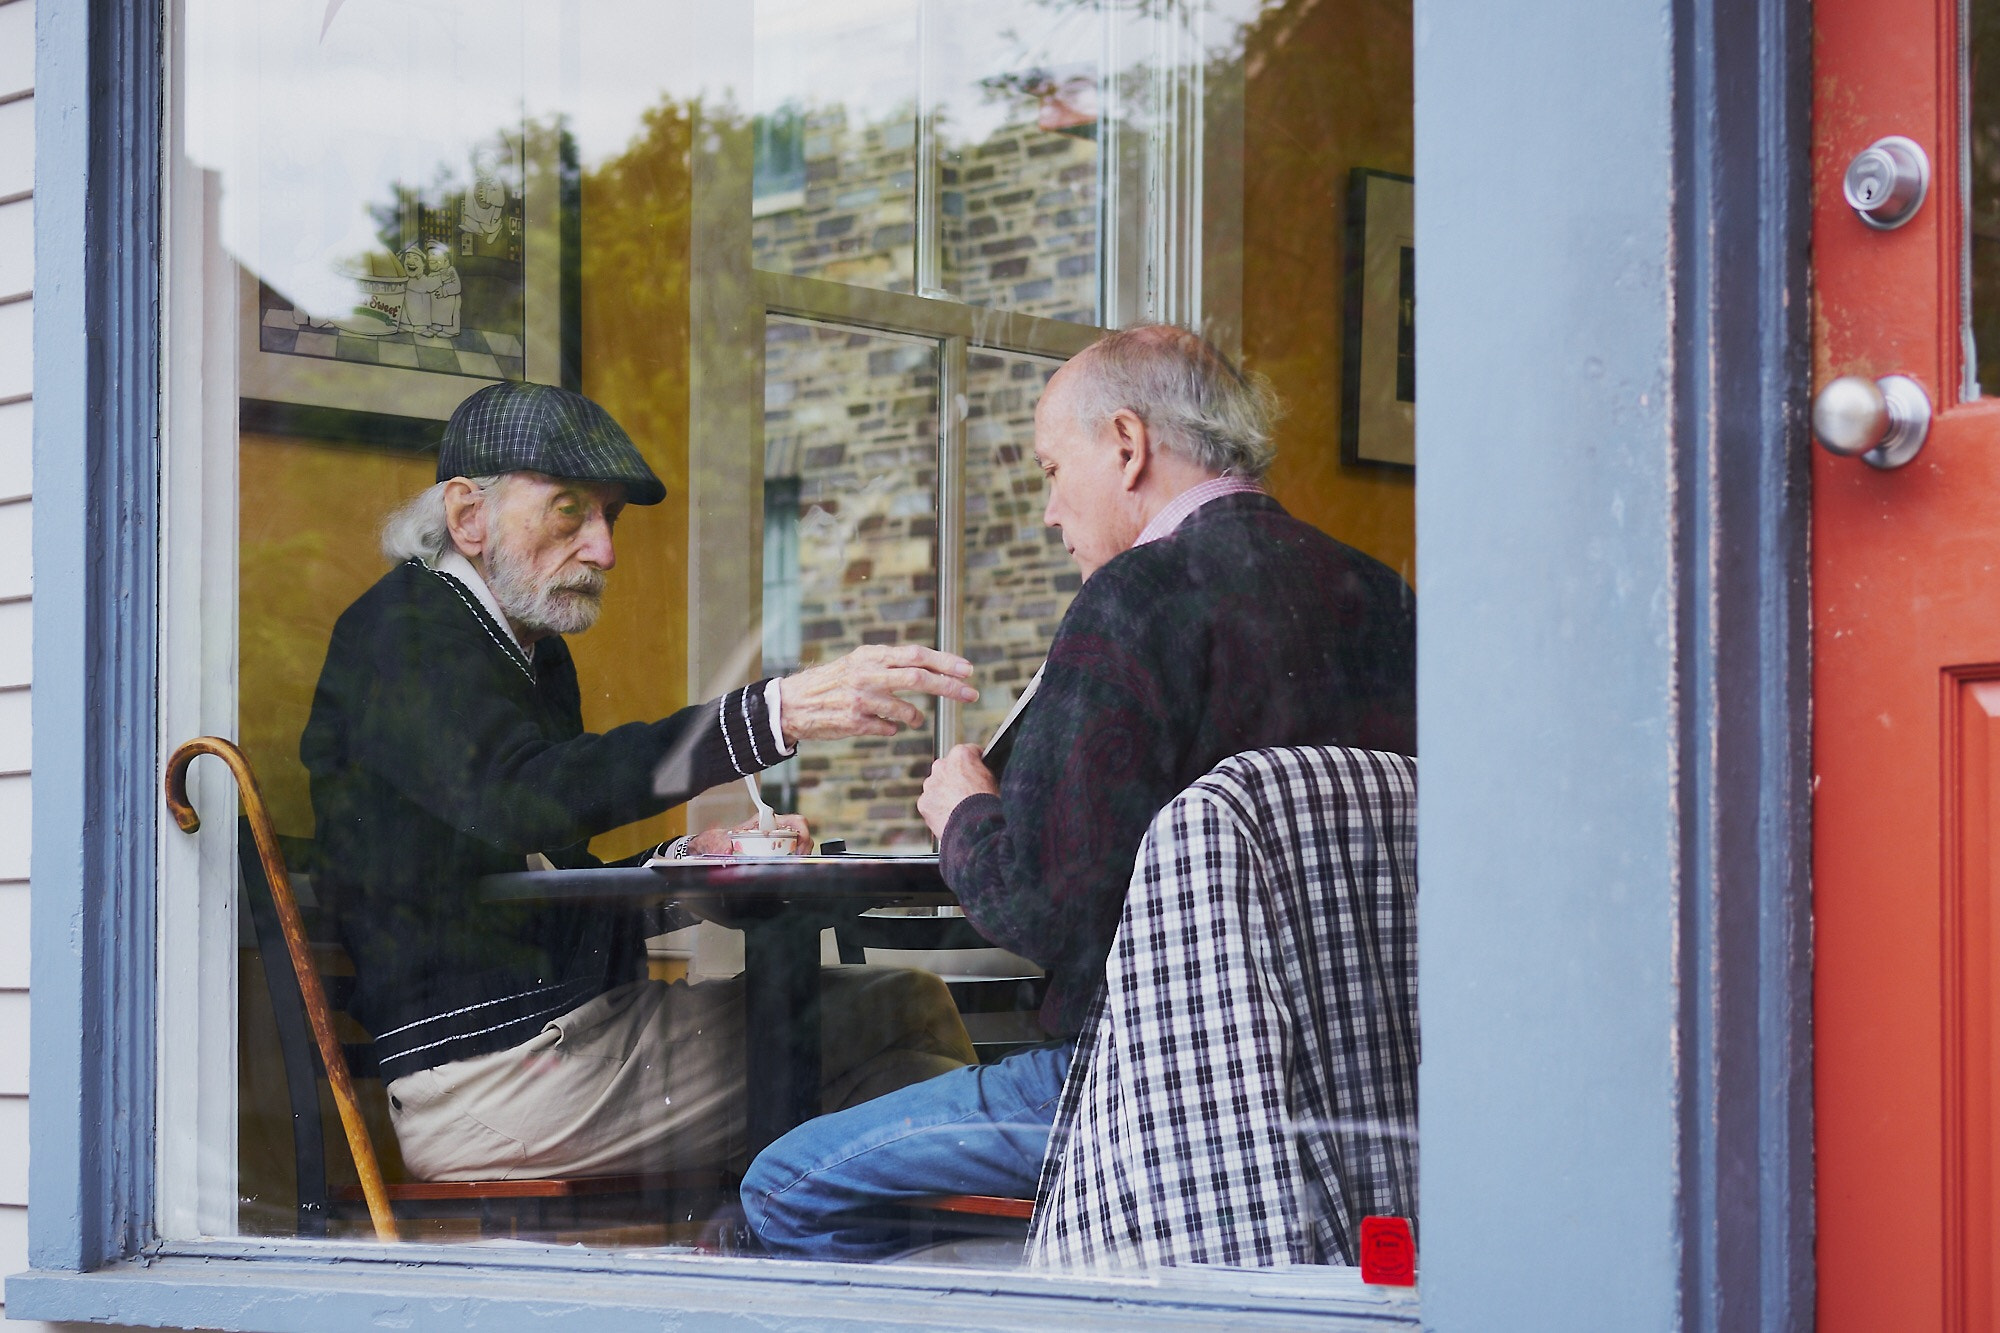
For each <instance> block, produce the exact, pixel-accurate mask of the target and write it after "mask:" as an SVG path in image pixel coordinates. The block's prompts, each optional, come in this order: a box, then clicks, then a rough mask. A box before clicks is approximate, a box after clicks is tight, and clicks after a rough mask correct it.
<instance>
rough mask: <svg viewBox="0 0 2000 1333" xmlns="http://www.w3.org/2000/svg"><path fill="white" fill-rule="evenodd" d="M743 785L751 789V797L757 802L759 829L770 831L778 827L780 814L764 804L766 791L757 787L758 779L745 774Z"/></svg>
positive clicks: (765, 831) (762, 831) (763, 831)
mask: <svg viewBox="0 0 2000 1333" xmlns="http://www.w3.org/2000/svg"><path fill="white" fill-rule="evenodd" d="M743 785H744V786H746V787H748V788H749V789H750V799H751V800H753V801H755V802H756V803H757V831H758V832H759V833H769V832H771V831H772V830H773V829H775V828H777V827H778V816H777V815H776V814H775V813H774V812H773V811H772V809H771V807H770V806H768V805H765V804H764V793H763V792H761V791H759V790H758V789H757V779H756V778H755V777H754V776H752V775H751V774H749V773H745V774H744V775H743Z"/></svg>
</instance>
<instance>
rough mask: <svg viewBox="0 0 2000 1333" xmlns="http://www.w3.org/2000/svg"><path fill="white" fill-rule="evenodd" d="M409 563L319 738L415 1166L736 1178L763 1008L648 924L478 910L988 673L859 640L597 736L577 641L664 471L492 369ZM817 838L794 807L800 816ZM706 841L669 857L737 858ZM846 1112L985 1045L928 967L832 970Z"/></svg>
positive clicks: (404, 561) (329, 675)
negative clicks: (678, 964)
mask: <svg viewBox="0 0 2000 1333" xmlns="http://www.w3.org/2000/svg"><path fill="white" fill-rule="evenodd" d="M437 477H438V481H437V484H436V485H434V486H432V487H431V488H429V489H428V490H426V491H425V492H424V493H423V494H422V495H420V496H418V497H417V498H416V499H414V500H412V501H411V502H410V503H409V504H408V505H406V506H404V507H403V508H402V509H401V510H399V511H397V513H395V514H393V515H392V516H391V517H390V519H389V521H388V522H387V523H386V524H385V526H384V530H383V547H384V552H385V554H387V555H388V556H389V557H390V558H391V559H392V560H395V561H396V562H397V563H396V564H395V566H394V567H393V568H392V569H391V570H390V571H389V572H388V573H387V574H385V575H383V576H382V578H381V579H380V581H378V582H377V583H376V584H375V585H374V586H373V587H372V588H370V589H369V590H368V591H367V592H366V593H364V594H362V596H361V597H360V598H359V599H357V600H356V601H355V603H354V605H353V606H351V607H349V608H348V609H347V611H346V612H345V613H344V614H342V616H341V617H340V619H339V621H338V623H337V624H336V625H335V626H334V631H333V635H332V639H331V642H330V644H329V646H328V649H327V656H326V665H325V666H324V668H323V669H322V671H321V674H320V679H319V685H318V688H317V690H316V691H315V693H314V697H313V707H312V716H311V719H310V721H309V722H308V724H307V726H306V730H305V734H304V736H303V738H302V739H301V741H300V747H299V748H300V754H301V757H302V758H303V759H304V760H305V765H306V768H307V770H308V772H309V773H310V775H311V778H312V799H313V810H314V814H315V818H316V835H317V843H316V849H315V856H314V871H315V879H316V884H317V887H318V890H319V893H320V896H321V898H322V900H323V901H325V902H327V903H329V904H330V905H331V906H332V907H333V909H334V915H335V919H336V921H337V923H338V927H339V931H340V935H341V939H342V942H343V943H344V944H345V946H346V948H347V950H348V952H349V953H350V954H351V955H352V957H353V960H354V965H355V974H356V975H355V980H356V989H355V999H354V1002H353V1004H352V1006H351V1008H352V1009H353V1011H354V1013H355V1016H356V1017H357V1018H359V1019H360V1020H361V1021H362V1023H363V1024H364V1025H365V1026H366V1027H367V1028H368V1030H369V1031H370V1032H371V1033H373V1035H374V1039H375V1049H376V1054H377V1058H378V1060H379V1062H380V1064H381V1068H382V1075H383V1077H384V1078H385V1079H386V1080H387V1081H388V1090H389V1097H390V1113H391V1120H392V1123H393V1124H394V1126H395V1130H396V1136H397V1141H398V1145H399V1146H400V1148H401V1150H402V1156H403V1160H404V1163H405V1164H406V1165H407V1166H408V1167H409V1169H410V1170H411V1171H412V1173H413V1174H415V1175H416V1176H417V1177H418V1178H419V1179H428V1180H470V1179H493V1178H504V1177H508V1176H516V1177H529V1176H545V1175H610V1174H624V1173H628V1172H641V1171H672V1170H682V1169H691V1168H700V1167H708V1168H713V1167H717V1166H722V1165H726V1164H731V1163H735V1164H738V1165H740V1164H741V1160H742V1156H743V1152H744V1148H745V1143H744V1134H743V1129H744V1120H745V1115H744V1101H745V1089H744V1086H743V1078H744V1075H743V995H742V989H741V987H740V985H738V984H737V983H736V982H734V981H724V982H707V983H703V984H699V985H688V984H686V983H684V982H675V983H673V984H671V985H668V984H665V983H661V982H656V981H650V980H647V979H646V973H645V947H644V939H643V936H644V929H643V926H642V922H641V919H640V917H639V915H638V913H637V912H635V911H627V910H622V909H617V908H609V907H604V906H600V905H574V904H550V905H525V904H522V905H517V904H501V903H493V902H487V901H484V900H482V898H481V897H480V894H479V890H478V887H477V885H478V881H479V879H480V878H481V877H482V876H485V875H490V874H495V873H498V872H503V871H509V870H520V869H522V868H523V867H524V866H532V865H537V864H541V863H542V861H543V860H544V859H546V861H547V863H549V864H551V865H554V866H557V867H562V868H575V867H582V866H592V865H597V864H599V862H598V861H597V860H596V859H595V858H593V857H592V856H591V855H590V852H589V850H588V844H589V840H590V839H591V838H592V837H593V836H595V835H597V834H599V833H603V832H606V831H608V830H610V829H614V828H617V827H619V826H621V825H624V824H628V823H631V822H632V821H634V820H638V819H642V818H645V817H647V816H649V815H653V814H657V813H658V812H660V811H661V810H664V809H666V808H668V807H670V806H673V805H677V804H680V803H682V802H685V801H686V800H688V799H689V798H690V797H692V796H694V795H695V794H697V793H699V792H701V791H703V790H705V789H707V788H709V787H713V786H716V785H718V784H721V783H725V782H733V781H735V780H737V779H739V778H741V777H742V776H744V775H746V774H751V773H755V772H757V771H759V770H761V769H764V768H768V767H770V766H771V765H773V764H776V763H778V762H780V761H781V760H783V759H784V758H786V757H788V756H789V755H791V754H793V753H795V752H796V747H797V745H798V743H799V742H800V741H805V740H826V739H833V738H837V737H843V736H858V735H872V736H887V735H894V734H895V733H896V732H897V730H898V729H899V728H902V727H913V726H917V725H920V724H921V722H922V714H921V713H920V712H919V711H918V709H917V708H916V707H915V706H914V705H912V704H911V703H910V702H909V701H907V700H906V699H903V698H900V697H898V696H899V694H901V693H927V694H933V695H938V696H940V697H944V698H951V699H959V700H967V701H969V700H972V699H975V698H977V694H976V693H975V692H974V691H973V689H972V688H971V686H970V685H968V684H967V683H966V681H967V678H968V677H969V676H970V675H971V671H972V667H971V664H970V663H969V662H967V661H965V660H964V659H962V658H958V657H954V656H952V655H950V654H946V653H939V652H935V651H932V650H931V649H928V648H921V647H915V646H903V647H893V648H881V647H871V648H863V649H861V650H859V651H857V652H855V653H852V654H849V655H848V656H846V657H843V658H840V659H838V660H836V661H833V662H828V663H826V664H824V665H821V666H817V667H814V668H812V669H810V670H807V671H802V672H800V673H798V674H797V675H794V676H790V677H786V678H784V679H782V680H768V681H759V682H757V683H756V684H754V685H751V686H748V687H746V688H744V689H740V690H733V691H731V692H730V693H728V694H726V695H724V696H723V697H722V698H721V699H718V700H713V701H711V702H709V703H706V704H701V705H698V706H695V707H691V708H685V709H682V710H681V711H679V712H677V713H675V714H673V715H672V716H670V717H666V718H662V719H659V720H657V721H635V722H630V723H627V724H625V725H623V726H619V727H614V728H612V729H611V730H609V731H606V732H604V733H602V734H591V733H586V732H585V731H584V729H583V720H582V714H581V695H580V692H579V688H578V683H577V677H576V670H575V667H574V665H573V663H572V661H571V658H570V654H569V650H568V648H567V646H566V645H565V644H564V642H563V636H564V635H566V634H578V633H582V632H583V631H584V630H586V629H588V628H589V627H590V626H591V624H592V622H593V621H595V620H596V618H597V613H598V608H599V606H600V603H601V599H602V596H603V591H604V586H605V581H606V575H607V574H608V572H609V571H610V570H611V568H612V566H613V564H614V563H615V557H614V552H613V545H612V533H613V529H614V528H615V526H616V525H617V523H618V521H619V517H620V515H621V514H622V513H623V512H624V510H625V508H626V506H627V505H653V504H658V503H659V502H660V501H661V500H663V499H664V498H665V497H666V487H665V486H664V485H662V484H661V482H660V480H659V478H658V477H656V476H655V475H654V474H653V471H652V469H651V468H650V467H648V466H647V464H646V462H645V460H644V458H643V457H641V455H640V454H639V451H638V450H637V449H636V448H635V447H634V446H633V444H632V442H631V440H630V438H629V437H627V435H626V434H625V432H624V430H623V429H621V428H620V427H619V425H618V423H617V422H615V421H614V420H612V418H611V416H610V415H609V414H608V413H607V412H605V411H604V409H603V408H601V407H599V406H598V405H597V404H595V403H593V402H591V401H590V400H589V399H587V398H584V397H582V396H581V395H579V394H575V393H571V392H568V391H566V390H563V389H559V388H554V387H551V386H547V385H534V384H513V383H509V384H498V385H493V386H491V387H489V388H486V389H482V390H480V391H479V392H478V393H476V394H474V395H473V396H472V397H471V398H469V399H467V400H466V402H465V403H464V404H463V405H462V406H460V407H459V409H458V410H457V411H456V412H455V413H453V415H452V418H451V421H450V422H449V423H448V425H447V426H446V428H445V433H444V439H443V442H442V444H441V446H440V448H439V453H438V468H437ZM788 822H790V823H791V824H792V825H793V826H794V827H796V828H797V829H798V831H799V832H800V834H801V835H802V837H803V835H804V833H805V832H806V830H805V828H804V825H803V822H802V821H799V820H798V819H797V817H796V816H793V817H790V818H789V821H788ZM727 847H728V843H727V833H726V832H725V831H722V830H709V831H707V832H704V833H701V834H698V835H696V836H695V837H693V838H692V839H682V840H679V841H678V842H677V843H675V844H671V845H669V846H667V847H665V848H663V849H660V850H662V851H663V852H664V853H665V854H667V855H679V854H685V853H686V852H688V851H689V850H692V851H695V852H714V851H725V850H727ZM826 982H827V984H826V986H825V987H824V1009H823V1012H824V1014H825V1022H824V1027H825V1031H826V1037H825V1041H824V1044H823V1046H824V1060H823V1078H824V1084H823V1087H822V1094H823V1101H824V1103H825V1104H826V1105H827V1107H828V1108H829V1109H833V1108H836V1107H842V1106H851V1105H854V1104H857V1103H859V1102H861V1101H863V1100H866V1099H867V1098H869V1097H872V1096H876V1095H879V1094H881V1093H884V1092H888V1091H891V1090H894V1089H896V1088H899V1087H903V1086H905V1085H907V1084H909V1083H911V1082H914V1081H916V1080H918V1079H921V1078H926V1077H929V1076H931V1075H933V1074H937V1073H942V1072H945V1071H947V1070H950V1069H953V1068H957V1067H959V1066H960V1065H962V1064H965V1063H967V1062H969V1061H970V1060H971V1059H972V1058H973V1052H972V1048H971V1043H970V1041H969V1040H968V1039H967V1037H966V1034H965V1029H964V1026H963V1024H962V1023H960V1021H959V1018H958V1015H957V1012H956V1010H955V1009H954V1008H953V1006H952V1004H951V999H950V996H949V994H948V993H947V992H946V991H945V989H944V986H943V984H942V983H941V982H939V981H938V979H937V978H936V977H934V976H932V975H930V974H928V973H921V972H910V971H900V970H895V969H889V968H845V969H840V970H838V971H830V972H829V973H828V974H827V977H826Z"/></svg>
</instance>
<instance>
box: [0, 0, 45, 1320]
mask: <svg viewBox="0 0 2000 1333" xmlns="http://www.w3.org/2000/svg"><path fill="white" fill-rule="evenodd" d="M34 51H35V6H34V3H33V0H7V2H0V201H5V202H0V774H13V775H14V776H0V1276H4V1275H6V1274H8V1273H18V1272H20V1271H21V1270H22V1269H24V1268H26V1267H27V1266H28V1207H27V1205H28V851H27V848H28V811H29V795H28V792H29V782H30V779H29V778H28V777H27V776H26V774H27V771H28V766H29V732H28V725H29V724H28V685H29V670H30V661H31V652H30V644H31V642H32V640H31V638H30V632H29V622H30V616H29V606H28V601H27V596H28V591H29V589H30V588H31V587H32V586H33V571H32V569H31V568H30V560H31V554H30V548H29V533H30V531H31V527H30V505H31V503H32V502H31V501H30V500H29V498H28V497H29V494H30V492H31V491H32V490H33V489H34V488H33V485H32V484H31V478H30V474H29V456H30V449H29V441H30V437H31V435H32V433H33V423H34V405H33V403H32V402H31V401H30V400H31V396H32V393H33V384H34V357H33V354H32V346H31V344H32V339H33V331H34V302H33V300H31V299H28V298H29V294H30V293H31V292H32V291H33V290H34V285H35V284H34V274H35V257H34V218H35V212H34V209H35V203H34V199H33V197H32V192H33V187H34V170H35V99H34V97H33V90H34V78H35V61H34ZM8 1327H9V1328H23V1329H29V1328H36V1327H42V1328H47V1327H50V1326H48V1325H34V1324H15V1325H8Z"/></svg>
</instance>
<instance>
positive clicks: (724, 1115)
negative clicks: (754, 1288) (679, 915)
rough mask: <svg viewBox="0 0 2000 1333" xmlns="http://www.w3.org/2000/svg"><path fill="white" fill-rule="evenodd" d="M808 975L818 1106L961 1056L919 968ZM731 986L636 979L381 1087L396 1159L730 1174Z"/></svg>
mask: <svg viewBox="0 0 2000 1333" xmlns="http://www.w3.org/2000/svg"><path fill="white" fill-rule="evenodd" d="M820 976H821V997H822V999H821V1007H820V1012H821V1015H822V1021H821V1024H820V1028H821V1032H822V1034H823V1035H822V1038H821V1044H820V1062H821V1063H820V1072H821V1085H820V1092H821V1103H822V1108H823V1109H824V1110H827V1111H837V1110H842V1109H844V1108H846V1107H849V1106H853V1105H856V1104H858V1103H860V1102H864V1101H867V1100H868V1099H869V1098H871V1097H878V1096H880V1095H882V1094H883V1093H885V1092H893V1091H895V1090H896V1089H897V1088H901V1087H906V1086H908V1085H909V1084H911V1083H915V1082H918V1081H919V1080H922V1079H926V1078H930V1077H932V1076H933V1075H936V1074H942V1073H945V1072H946V1071H948V1070H951V1069H956V1068H958V1067H959V1066H960V1065H965V1064H970V1063H971V1062H972V1061H973V1059H974V1056H973V1051H972V1042H971V1040H970V1039H969V1038H968V1037H967V1036H966V1034H965V1025H964V1024H963V1023H962V1022H960V1021H959V1017H958V1011H957V1009H956V1008H954V1007H953V1005H952V1002H951V995H950V993H949V992H948V991H947V990H946V989H945V987H944V983H943V982H941V981H939V980H938V978H937V977H935V976H933V975H932V974H930V973H928V972H913V971H908V970H904V969H900V968H888V967H832V968H827V969H825V970H823V971H822V972H821V974H820ZM746 1095H747V1096H755V1095H757V1090H756V1089H754V1088H752V1089H746V1088H745V1087H744V1075H743V986H742V982H741V980H740V979H730V980H727V981H709V982H702V983H699V984H697V985H692V986H691V985H689V984H687V983H686V982H681V981H676V982H673V983H671V984H669V983H666V982H660V981H639V982H634V983H632V984H631V985H628V986H620V987H618V988H617V989H616V990H612V991H607V992H606V993H605V994H603V995H600V996H598V997H597V998H596V999H594V1000H592V1001H590V1002H589V1003H588V1004H585V1005H583V1006H581V1007H580V1008H577V1009H574V1010H572V1011H570V1012H569V1013H567V1014H564V1015H563V1016H562V1017H560V1018H557V1019H554V1020H552V1021H551V1022H550V1023H549V1025H548V1026H547V1027H545V1028H543V1029H542V1030H541V1031H540V1032H539V1033H537V1034H536V1035H535V1036H534V1037H533V1038H532V1039H531V1040H529V1041H526V1042H523V1043H522V1044H521V1045H519V1046H515V1047H512V1048H510V1049H508V1050H504V1051H495V1052H493V1053H491V1054H489V1055H482V1056H476V1057H474V1058H473V1059H470V1060H458V1061H454V1062H453V1063H451V1064H447V1065H440V1066H438V1067H437V1068H435V1069H424V1070H419V1071H418V1072H417V1073H414V1074H409V1075H406V1076H404V1077H402V1078H399V1079H397V1080H395V1081H394V1082H392V1083H390V1084H389V1115H390V1120H391V1122H392V1123H393V1124H394V1125H395V1128H396V1142H397V1144H398V1145H399V1146H400V1147H401V1149H402V1152H403V1163H404V1165H405V1166H407V1167H408V1168H409V1169H410V1172H411V1174H412V1175H413V1176H415V1177H416V1178H417V1179H419V1180H506V1179H512V1178H530V1177H536V1176H578V1175H619V1174H624V1173H627V1172H640V1171H687V1170H716V1169H720V1168H723V1167H732V1168H735V1169H738V1170H740V1169H742V1168H743V1167H744V1166H745V1165H747V1162H746V1161H745V1158H746V1156H747V1154H746V1152H745V1146H746V1145H745V1142H744V1101H745V1097H746Z"/></svg>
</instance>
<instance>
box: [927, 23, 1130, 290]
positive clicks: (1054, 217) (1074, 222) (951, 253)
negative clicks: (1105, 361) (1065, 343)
mask: <svg viewBox="0 0 2000 1333" xmlns="http://www.w3.org/2000/svg"><path fill="white" fill-rule="evenodd" d="M934 10H935V11H936V12H937V13H938V15H939V19H938V24H939V28H940V30H941V32H942V33H943V36H942V38H941V40H940V42H939V43H938V48H939V49H938V50H937V53H936V56H935V63H936V68H937V75H936V82H937V85H938V87H939V89H940V95H939V99H938V105H937V110H936V115H937V125H938V130H937V140H938V153H939V162H940V164H941V167H940V172H939V176H940V185H941V188H940V191H939V213H940V227H939V233H940V242H941V245H942V250H943V259H942V263H941V270H942V274H941V283H940V285H941V286H942V288H943V289H944V290H945V291H946V292H948V293H949V294H950V295H951V296H952V297H954V298H956V299H958V300H962V301H968V302H970V303H971V304H973V305H981V306H995V307H999V308H1002V309H1013V310H1025V311H1028V312H1029V313H1031V314H1037V315H1048V316H1051V317H1053V318H1056V319H1067V320H1073V321H1076V322H1078V323H1084V324H1094V323H1097V322H1098V319H1097V286H1098V274H1097V254H1098V235H1097V233H1098V224H1099V216H1098V203H1099V199H1100V191H1099V188H1098V171H1099V157H1098V155H1099V149H1100V137H1101V136H1100V128H1101V118H1102V114H1103V112H1102V107H1101V105H1100V103H1101V100H1102V93H1101V91H1100V85H1101V83H1102V79H1103V73H1102V65H1101V64H1100V57H1101V54H1102V51H1103V48H1104V45H1105V39H1106V29H1105V16H1106V10H1107V7H1105V6H1100V5H1096V4H1087V3H1086V4H1075V5H1042V4H1034V3H1029V2H1027V0H1002V3H993V4H989V3H976V2H975V0H946V2H945V3H940V4H937V5H936V6H934Z"/></svg>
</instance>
